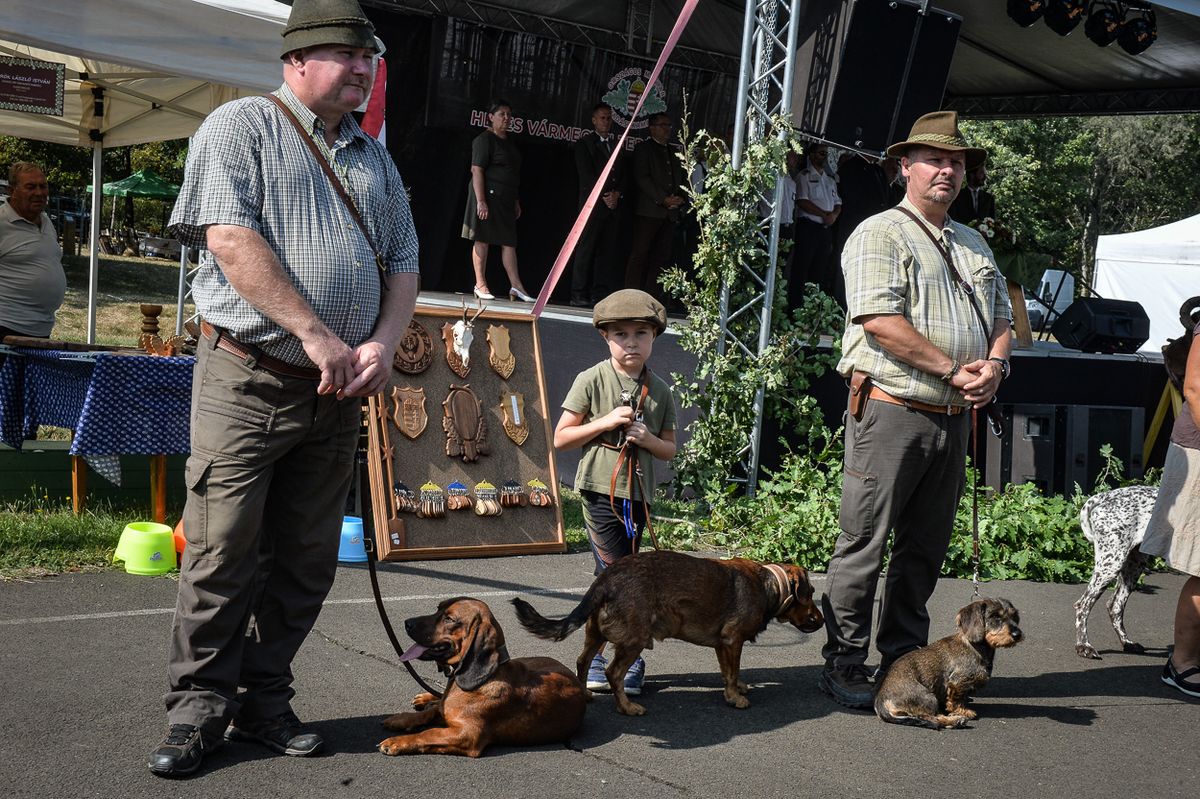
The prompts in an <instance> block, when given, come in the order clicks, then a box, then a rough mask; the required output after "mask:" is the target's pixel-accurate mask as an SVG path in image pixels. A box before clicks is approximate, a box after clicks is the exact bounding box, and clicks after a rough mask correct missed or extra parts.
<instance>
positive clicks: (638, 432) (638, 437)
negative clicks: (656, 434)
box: [625, 422, 653, 446]
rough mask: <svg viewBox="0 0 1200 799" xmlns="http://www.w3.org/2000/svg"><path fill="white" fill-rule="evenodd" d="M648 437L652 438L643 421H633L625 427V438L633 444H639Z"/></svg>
mask: <svg viewBox="0 0 1200 799" xmlns="http://www.w3.org/2000/svg"><path fill="white" fill-rule="evenodd" d="M648 438H653V436H651V435H650V431H649V430H648V429H646V423H645V422H633V423H632V424H630V425H629V427H626V428H625V439H626V440H627V441H631V442H633V443H634V444H637V445H639V446H641V445H642V444H644V443H645V442H646V440H647V439H648Z"/></svg>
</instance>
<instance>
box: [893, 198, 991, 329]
mask: <svg viewBox="0 0 1200 799" xmlns="http://www.w3.org/2000/svg"><path fill="white" fill-rule="evenodd" d="M896 210H897V211H899V212H900V213H902V214H904V215H905V216H907V217H908V218H909V219H911V220H912V221H913V222H915V223H916V225H917V227H919V228H920V229H921V232H922V233H924V234H925V236H926V237H927V238H928V239H929V240H930V241H931V242H933V246H934V247H936V248H937V251H938V252H940V253H941V254H942V260H944V261H945V262H946V268H947V269H949V270H950V275H951V277H953V278H954V282H955V283H957V284H958V287H959V288H960V289H962V292H963V294H966V295H967V299H968V300H969V301H970V302H971V310H973V311H975V317H976V318H977V319H978V320H979V326H980V327H981V328H983V338H984V340H985V341H991V338H992V331H991V330H989V329H988V325H987V321H986V320H985V319H984V316H983V311H981V310H980V308H979V300H978V299H977V298H976V297H975V287H974V286H972V285H971V284H970V283H969V282H968V281H967V280H966V278H964V277H963V276H962V273H961V272H959V271H958V267H957V266H955V265H954V259H953V258H952V257H950V250H949V249H948V248H946V247H944V246H942V243H941V242H940V241H938V240H937V239H936V238H935V237H934V235H933V233H931V232H930V231H929V226H928V225H926V224H925V223H924V222H922V221H921V220H920V219H918V218H917V215H916V214H914V213H913V212H912V211H910V210H909V209H907V208H905V207H904V206H903V205H897V206H896Z"/></svg>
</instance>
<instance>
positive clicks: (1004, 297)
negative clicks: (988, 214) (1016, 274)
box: [838, 198, 1012, 405]
mask: <svg viewBox="0 0 1200 799" xmlns="http://www.w3.org/2000/svg"><path fill="white" fill-rule="evenodd" d="M902 204H903V205H905V206H906V207H908V208H909V209H910V210H912V211H913V212H914V213H916V214H917V215H918V216H919V217H920V216H921V213H920V211H918V210H917V208H916V207H915V206H914V205H912V204H911V203H910V202H909V201H908V198H905V199H904V200H903V201H902ZM918 225H927V226H928V227H929V229H930V231H931V232H932V233H933V234H934V236H935V237H936V238H937V239H938V240H939V241H941V242H942V246H944V247H948V248H949V250H950V255H951V257H952V258H953V259H954V265H955V266H957V267H958V271H959V273H960V274H961V275H962V276H963V277H964V278H966V279H967V280H968V281H970V283H971V285H972V286H973V287H974V289H975V298H976V300H977V301H978V303H979V308H980V310H981V311H983V315H984V319H985V320H986V321H987V323H988V327H989V332H990V328H991V326H992V325H993V323H994V321H995V320H996V319H1007V320H1009V321H1010V322H1011V321H1012V306H1011V304H1010V303H1009V299H1008V290H1007V287H1006V284H1005V280H1004V277H1003V276H1002V275H1001V274H1000V272H999V270H998V269H997V268H996V261H995V257H994V256H993V255H992V251H991V249H990V248H989V247H988V246H987V244H986V243H985V242H984V240H983V237H982V236H981V235H979V232H978V231H976V230H973V229H972V228H969V227H967V226H966V225H962V224H959V223H958V222H955V221H953V220H951V219H950V218H949V217H947V218H946V226H945V227H944V228H942V229H940V230H939V229H937V228H936V227H934V226H933V225H930V224H929V223H928V222H926V221H925V220H924V218H922V219H921V221H920V222H917V221H914V220H912V219H910V218H908V217H907V216H905V215H904V214H903V213H902V212H900V211H899V210H896V209H891V210H888V211H884V212H883V213H881V214H877V215H875V216H873V217H871V218H870V219H867V220H866V221H865V222H863V223H862V224H861V225H859V226H858V228H857V229H856V230H855V231H854V233H853V234H851V236H850V239H849V241H847V242H846V247H845V249H844V250H843V251H842V271H843V272H844V273H845V276H846V302H847V305H848V306H849V307H848V309H847V314H846V319H847V321H846V330H845V333H844V334H843V335H842V360H841V362H840V363H839V364H838V372H839V373H841V374H842V375H845V376H849V375H850V373H851V372H853V371H854V370H856V369H861V370H863V371H865V372H867V373H868V374H870V375H871V376H872V378H874V381H875V384H876V385H878V386H879V387H880V388H882V389H883V390H884V391H887V392H888V393H889V394H891V395H893V396H896V397H901V398H903V399H910V400H917V401H918V402H928V403H930V404H933V405H946V404H949V403H953V404H956V405H966V404H967V403H966V402H965V400H963V399H962V397H961V396H960V395H959V392H958V391H957V390H956V389H953V388H951V387H950V386H948V385H946V384H944V383H942V381H941V379H940V375H932V374H929V373H927V372H923V371H921V370H920V369H916V368H914V367H912V366H909V365H908V364H905V363H902V362H901V361H899V360H897V359H896V358H895V357H893V356H892V355H891V354H890V353H888V352H887V351H886V350H885V349H884V348H883V347H881V346H880V345H879V343H878V342H876V341H875V340H874V339H873V338H872V337H871V336H870V335H868V334H867V333H866V331H865V330H863V328H862V326H861V325H859V324H855V323H854V320H856V319H861V318H862V317H864V316H867V315H870V314H902V315H903V316H904V318H906V319H907V320H908V321H910V322H911V323H912V324H913V327H915V328H916V329H917V331H918V332H919V333H921V334H922V335H923V336H925V337H926V338H927V339H929V340H930V341H931V342H932V343H933V345H934V346H935V347H937V348H938V349H939V350H941V351H942V352H944V353H946V354H947V355H949V356H950V357H951V358H953V359H955V360H957V361H958V362H959V363H970V362H971V361H974V360H977V359H980V358H986V357H987V353H988V337H987V336H986V335H985V334H984V331H983V330H982V329H981V327H980V324H979V319H978V317H976V315H975V312H974V311H973V310H972V309H971V300H970V298H969V297H968V296H967V295H966V294H964V293H963V292H962V291H961V290H959V288H958V286H957V285H956V283H955V280H954V278H953V276H952V275H951V274H950V270H949V267H948V266H947V265H946V262H945V260H943V258H942V255H941V253H939V252H938V249H937V247H935V246H934V244H933V242H931V241H930V240H929V238H928V237H927V236H926V235H925V234H924V233H923V232H922V231H921V229H920V228H919V227H918Z"/></svg>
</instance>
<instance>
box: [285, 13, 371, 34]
mask: <svg viewBox="0 0 1200 799" xmlns="http://www.w3.org/2000/svg"><path fill="white" fill-rule="evenodd" d="M342 27H351V28H371V29H372V30H374V28H375V26H374V25H372V24H371V21H370V20H369V19H366V18H365V17H334V18H330V19H316V20H312V21H310V22H297V23H296V24H294V25H289V26H288V27H287V28H285V29H284V31H283V35H284V36H287V35H288V34H289V33H296V32H297V31H310V30H316V29H318V28H342Z"/></svg>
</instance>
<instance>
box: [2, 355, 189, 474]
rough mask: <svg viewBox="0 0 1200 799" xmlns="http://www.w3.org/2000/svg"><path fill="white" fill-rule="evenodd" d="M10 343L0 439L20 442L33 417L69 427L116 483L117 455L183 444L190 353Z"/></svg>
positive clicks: (81, 449)
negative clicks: (154, 353)
mask: <svg viewBox="0 0 1200 799" xmlns="http://www.w3.org/2000/svg"><path fill="white" fill-rule="evenodd" d="M80 356H81V353H77V352H59V351H56V350H26V349H17V350H15V351H14V352H13V353H11V354H9V355H8V356H6V357H5V358H4V363H3V365H0V441H3V442H4V443H5V444H8V445H9V446H11V447H13V448H14V449H20V448H21V445H22V443H23V442H24V441H25V439H27V438H32V437H33V436H34V435H36V434H37V428H38V425H40V424H45V425H54V426H56V427H66V428H70V429H72V430H74V431H75V436H74V439H73V440H72V442H71V450H70V452H71V454H72V455H83V456H85V457H86V458H87V461H88V464H89V465H91V466H92V468H94V469H95V470H96V471H98V472H99V473H100V474H101V475H103V476H104V477H105V478H107V479H109V480H111V481H112V482H114V483H116V484H117V485H120V482H121V476H120V475H121V470H120V461H119V460H118V459H117V456H118V455H178V454H186V453H187V452H188V451H189V449H190V444H189V432H190V431H189V422H188V416H189V413H190V409H191V394H192V368H193V366H194V365H195V363H196V359H195V358H193V357H190V356H181V357H173V358H163V357H158V356H152V355H144V356H142V355H116V354H113V353H87V354H86V357H85V358H81V357H80Z"/></svg>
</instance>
